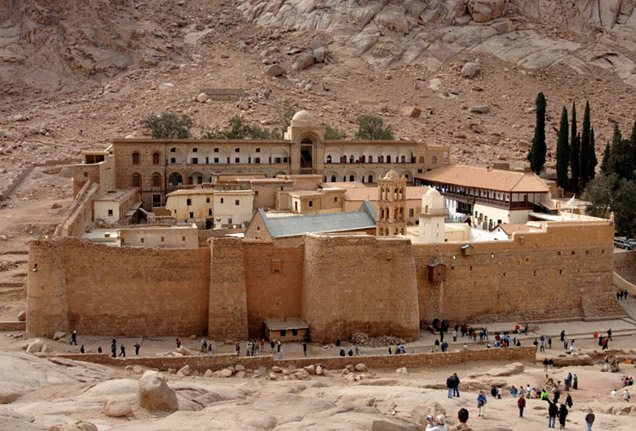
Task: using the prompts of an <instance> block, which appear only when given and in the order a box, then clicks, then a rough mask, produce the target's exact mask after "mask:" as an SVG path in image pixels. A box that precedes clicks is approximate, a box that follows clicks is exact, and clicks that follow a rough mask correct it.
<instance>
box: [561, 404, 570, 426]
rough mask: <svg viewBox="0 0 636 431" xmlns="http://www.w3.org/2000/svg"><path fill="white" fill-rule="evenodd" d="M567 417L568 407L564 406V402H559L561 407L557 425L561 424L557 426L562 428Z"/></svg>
mask: <svg viewBox="0 0 636 431" xmlns="http://www.w3.org/2000/svg"><path fill="white" fill-rule="evenodd" d="M567 417H568V408H567V407H566V406H565V404H561V407H560V408H559V425H561V426H560V427H559V429H562V430H564V429H565V420H566V418H567Z"/></svg>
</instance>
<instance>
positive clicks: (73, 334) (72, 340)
mask: <svg viewBox="0 0 636 431" xmlns="http://www.w3.org/2000/svg"><path fill="white" fill-rule="evenodd" d="M71 344H75V345H76V346H77V331H76V330H73V332H72V333H71Z"/></svg>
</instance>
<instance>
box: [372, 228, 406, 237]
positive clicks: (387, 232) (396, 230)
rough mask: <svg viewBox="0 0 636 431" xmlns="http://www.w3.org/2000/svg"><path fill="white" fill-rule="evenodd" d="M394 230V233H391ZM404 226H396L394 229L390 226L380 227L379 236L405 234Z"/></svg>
mask: <svg viewBox="0 0 636 431" xmlns="http://www.w3.org/2000/svg"><path fill="white" fill-rule="evenodd" d="M391 231H393V233H391ZM405 234H406V232H405V231H404V228H403V227H401V226H400V227H398V226H395V227H394V228H393V229H391V228H389V227H380V228H378V236H391V235H405Z"/></svg>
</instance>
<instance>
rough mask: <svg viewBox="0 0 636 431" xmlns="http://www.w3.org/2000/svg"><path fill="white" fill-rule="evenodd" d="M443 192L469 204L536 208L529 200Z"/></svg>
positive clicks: (505, 207)
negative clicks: (507, 199) (503, 199)
mask: <svg viewBox="0 0 636 431" xmlns="http://www.w3.org/2000/svg"><path fill="white" fill-rule="evenodd" d="M442 194H443V195H444V196H446V197H447V198H449V199H453V200H456V201H459V202H465V203H469V204H474V203H479V204H484V205H488V206H491V207H497V208H504V209H528V210H531V209H533V208H534V204H533V203H532V202H528V201H520V202H510V201H502V200H499V199H492V198H486V197H483V196H473V195H466V194H461V193H454V192H443V193H442Z"/></svg>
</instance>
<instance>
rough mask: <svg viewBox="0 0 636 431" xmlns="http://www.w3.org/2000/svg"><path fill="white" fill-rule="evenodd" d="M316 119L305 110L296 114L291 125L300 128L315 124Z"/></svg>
mask: <svg viewBox="0 0 636 431" xmlns="http://www.w3.org/2000/svg"><path fill="white" fill-rule="evenodd" d="M313 123H314V117H313V116H312V115H311V114H310V113H309V112H307V111H305V110H304V109H303V110H302V111H298V112H296V113H295V114H294V116H293V117H292V120H291V124H292V125H293V126H300V125H306V124H313Z"/></svg>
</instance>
